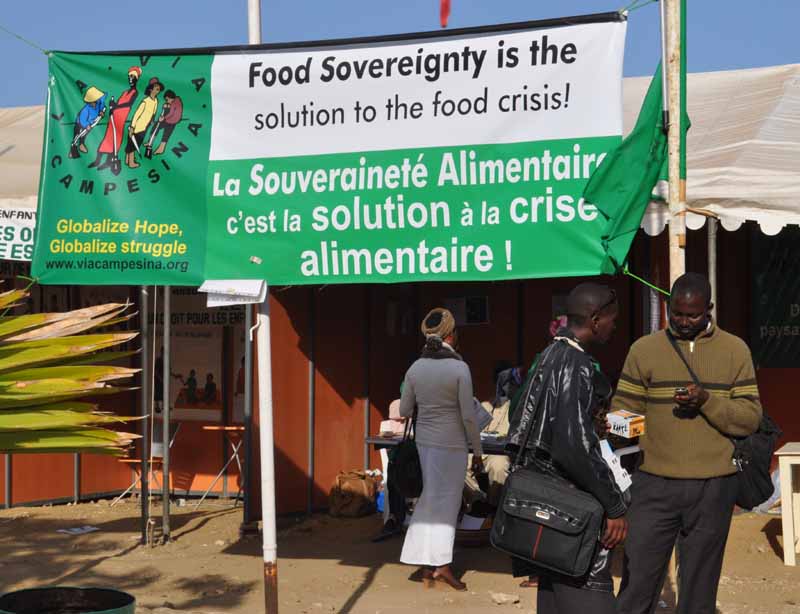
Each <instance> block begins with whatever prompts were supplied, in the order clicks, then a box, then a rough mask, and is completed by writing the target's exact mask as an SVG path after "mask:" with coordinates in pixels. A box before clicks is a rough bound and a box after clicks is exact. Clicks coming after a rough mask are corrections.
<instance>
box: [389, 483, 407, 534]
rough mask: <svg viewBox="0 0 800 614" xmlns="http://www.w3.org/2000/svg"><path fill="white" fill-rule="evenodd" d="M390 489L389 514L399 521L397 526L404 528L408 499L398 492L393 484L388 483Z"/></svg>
mask: <svg viewBox="0 0 800 614" xmlns="http://www.w3.org/2000/svg"><path fill="white" fill-rule="evenodd" d="M388 487H389V512H390V513H391V514H392V516H394V519H395V520H396V521H397V526H399V527H402V526H403V523H404V522H405V521H406V498H405V497H404V496H403V495H402V493H401V492H400V491H399V490H397V487H396V486H394V485H393V482H391V481H390V482H388Z"/></svg>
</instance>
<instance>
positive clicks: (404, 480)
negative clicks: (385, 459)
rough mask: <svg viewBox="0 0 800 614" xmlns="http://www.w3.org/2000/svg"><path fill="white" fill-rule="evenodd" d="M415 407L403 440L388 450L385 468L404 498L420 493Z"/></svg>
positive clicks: (420, 469)
mask: <svg viewBox="0 0 800 614" xmlns="http://www.w3.org/2000/svg"><path fill="white" fill-rule="evenodd" d="M416 432H417V408H416V407H415V408H414V415H413V417H412V418H411V420H409V421H408V422H407V423H406V427H405V429H404V430H403V440H402V441H401V442H400V443H398V444H397V446H395V448H394V450H391V451H390V452H389V467H388V469H387V473H388V474H389V475H388V478H389V482H390V483H391V484H394V485H395V486H396V487H397V490H398V492H400V494H401V495H403V496H404V497H405V498H406V499H416V498H417V497H419V496H420V495H421V494H422V465H421V464H420V462H419V451H418V450H417V442H416V441H415V440H414V437H415V436H416Z"/></svg>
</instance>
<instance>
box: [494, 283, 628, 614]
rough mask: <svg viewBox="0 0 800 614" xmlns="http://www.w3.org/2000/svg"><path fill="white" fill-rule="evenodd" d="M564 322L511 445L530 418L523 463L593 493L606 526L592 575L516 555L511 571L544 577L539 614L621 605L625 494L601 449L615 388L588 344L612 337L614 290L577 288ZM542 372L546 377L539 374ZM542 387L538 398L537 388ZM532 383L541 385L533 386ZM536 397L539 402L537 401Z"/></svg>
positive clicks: (608, 610)
mask: <svg viewBox="0 0 800 614" xmlns="http://www.w3.org/2000/svg"><path fill="white" fill-rule="evenodd" d="M567 308H568V309H567V311H568V320H567V326H566V327H564V328H562V329H560V330H559V331H558V333H557V334H556V336H555V338H554V339H553V342H552V343H551V344H550V345H549V346H548V347H547V348H546V349H545V350H544V351H543V352H542V353H541V355H540V356H539V359H538V362H537V365H536V367H535V369H534V371H533V372H532V374H531V376H530V377H529V382H530V381H536V382H538V383H537V384H536V386H530V385H529V386H528V389H527V390H526V391H525V393H523V396H522V397H521V399H520V406H519V408H518V409H517V411H516V412H515V414H514V418H513V421H512V423H511V426H510V429H509V447H510V449H511V450H512V451H513V450H514V448H516V449H519V446H520V445H522V442H523V440H524V437H525V433H526V431H527V429H528V425H529V424H530V423H531V421H533V426H532V428H531V435H530V438H529V439H528V442H527V445H526V452H525V454H524V457H523V458H524V460H523V463H524V464H525V466H533V467H535V468H536V469H538V470H540V471H542V472H544V473H548V474H551V475H556V476H559V477H561V478H564V479H566V480H568V481H569V482H571V483H572V484H574V485H575V486H576V487H578V488H580V489H581V490H583V491H586V492H589V493H591V494H592V495H594V496H595V497H596V498H597V500H598V501H600V503H601V504H602V505H603V507H604V508H605V510H606V515H607V520H606V529H605V532H604V534H603V535H602V537H601V540H600V541H601V545H602V547H600V548H598V549H597V553H596V554H595V558H594V560H593V562H592V564H591V565H590V568H589V572H588V573H587V574H586V575H585V576H584V577H581V578H569V577H565V576H560V575H558V574H554V573H552V572H549V571H545V570H540V569H537V568H536V567H535V566H534V565H532V564H530V563H528V562H527V561H523V560H521V559H516V558H515V559H512V563H513V568H514V575H515V576H521V575H527V574H531V573H533V574H536V573H538V574H539V576H540V580H539V591H538V600H537V609H536V611H537V613H538V614H572V613H575V612H592V613H593V614H612V613H613V612H615V611H616V603H615V599H614V593H613V583H612V580H611V569H610V564H611V552H612V551H613V549H614V548H615V547H616V546H617V544H619V543H621V542H622V541H623V540H624V539H625V535H626V533H627V522H626V520H625V511H626V509H627V503H626V499H625V497H624V495H623V493H622V491H621V490H620V489H619V487H618V486H617V484H616V482H615V481H614V477H613V475H612V473H611V470H610V469H609V467H608V465H607V464H606V462H605V461H604V460H603V457H602V454H601V451H600V438H599V436H598V431H601V433H602V431H604V429H603V427H602V426H601V427H597V424H602V423H603V422H604V421H603V420H598V419H597V418H598V414H602V413H603V412H604V411H606V410H607V408H608V403H609V400H610V398H611V392H612V390H611V385H610V383H609V382H608V379H606V377H605V376H604V375H603V374H602V372H601V371H600V369H599V365H598V364H597V362H596V361H595V360H594V359H593V358H592V357H591V356H590V355H589V354H588V353H587V349H589V348H591V347H592V346H595V345H601V344H604V343H606V342H608V340H609V339H610V338H611V336H612V334H613V333H614V329H615V328H616V319H617V315H618V305H617V297H616V294H615V293H614V291H613V290H611V289H610V288H608V287H606V286H602V285H599V284H595V283H584V284H581V285H579V286H577V287H576V288H575V289H574V290H573V291H572V292H571V293H570V294H569V297H568V299H567ZM535 375H540V376H541V377H535ZM537 386H544V387H545V388H544V391H543V394H541V395H539V394H537V393H538V387H537ZM533 388H537V389H536V390H534V389H533ZM537 398H538V399H539V402H538V403H536V399H537Z"/></svg>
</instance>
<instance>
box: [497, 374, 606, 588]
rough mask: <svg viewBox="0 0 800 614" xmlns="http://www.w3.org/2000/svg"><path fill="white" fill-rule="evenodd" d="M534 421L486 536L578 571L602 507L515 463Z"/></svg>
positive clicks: (589, 556)
mask: <svg viewBox="0 0 800 614" xmlns="http://www.w3.org/2000/svg"><path fill="white" fill-rule="evenodd" d="M537 381H541V375H539V376H538V377H533V378H531V382H530V385H529V388H528V392H527V393H526V397H527V395H528V394H530V390H531V388H532V387H533V385H534V383H535V382H537ZM542 388H543V386H539V388H538V391H537V395H536V399H535V404H536V406H538V404H539V398H540V396H541V390H542ZM535 422H536V420H535V419H534V418H533V417H532V418H531V420H530V423H529V424H528V427H527V429H526V431H525V436H524V438H523V441H522V442H521V444H520V447H519V450H518V451H517V456H516V460H515V461H514V463H513V465H512V468H511V472H510V473H509V475H508V478H507V479H506V483H505V486H504V487H503V492H502V495H501V497H500V505H499V506H498V508H497V513H496V515H495V519H494V523H493V524H492V530H491V533H490V535H489V540H490V542H491V544H492V546H494V547H495V548H497V549H498V550H501V551H502V552H505V553H506V554H510V555H512V556H515V557H518V558H521V559H524V560H526V561H530V562H531V563H534V564H536V565H537V566H539V567H542V568H544V569H549V570H551V571H554V572H557V573H559V574H563V575H566V576H572V577H580V576H583V575H585V574H586V573H587V572H588V571H589V566H590V565H591V562H592V560H593V559H594V554H595V552H596V550H597V547H598V544H599V540H600V536H601V531H602V529H603V521H604V518H605V510H604V509H603V506H602V505H601V504H600V502H599V501H598V500H597V499H596V498H595V497H594V496H592V495H591V494H589V493H587V492H584V491H582V490H579V489H578V488H576V487H575V486H573V485H572V484H570V483H569V482H567V481H566V480H564V479H561V478H558V477H555V476H551V475H547V474H544V473H541V472H539V471H536V470H535V469H531V468H526V467H522V466H521V465H520V462H521V460H522V455H523V453H524V452H525V450H526V448H527V444H528V439H529V438H530V434H531V429H532V427H533V424H534V423H535Z"/></svg>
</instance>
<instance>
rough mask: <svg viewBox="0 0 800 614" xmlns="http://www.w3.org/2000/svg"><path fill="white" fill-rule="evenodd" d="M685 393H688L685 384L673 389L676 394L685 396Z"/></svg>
mask: <svg viewBox="0 0 800 614" xmlns="http://www.w3.org/2000/svg"><path fill="white" fill-rule="evenodd" d="M687 394H689V389H688V388H686V386H680V387H679V388H676V389H675V395H676V396H686V395H687Z"/></svg>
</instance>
